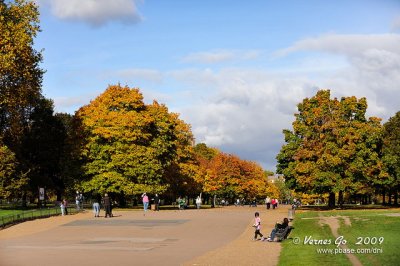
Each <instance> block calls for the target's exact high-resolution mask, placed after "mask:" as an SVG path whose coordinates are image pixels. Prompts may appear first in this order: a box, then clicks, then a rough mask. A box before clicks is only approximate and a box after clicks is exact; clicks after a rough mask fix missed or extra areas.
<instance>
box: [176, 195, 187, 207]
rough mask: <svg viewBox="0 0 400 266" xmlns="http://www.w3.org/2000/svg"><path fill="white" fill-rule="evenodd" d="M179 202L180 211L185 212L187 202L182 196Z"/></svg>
mask: <svg viewBox="0 0 400 266" xmlns="http://www.w3.org/2000/svg"><path fill="white" fill-rule="evenodd" d="M177 201H178V208H179V210H184V209H185V200H184V199H182V198H181V196H179V198H178V200H177Z"/></svg>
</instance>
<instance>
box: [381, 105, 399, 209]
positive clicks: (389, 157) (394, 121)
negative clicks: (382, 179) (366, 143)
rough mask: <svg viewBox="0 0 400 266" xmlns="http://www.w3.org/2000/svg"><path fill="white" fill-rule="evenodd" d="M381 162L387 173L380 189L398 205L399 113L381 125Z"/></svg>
mask: <svg viewBox="0 0 400 266" xmlns="http://www.w3.org/2000/svg"><path fill="white" fill-rule="evenodd" d="M383 128H384V130H383V143H384V145H383V161H384V165H385V169H386V171H387V173H388V182H387V183H386V184H382V188H383V189H385V190H387V191H388V192H389V193H390V191H391V190H392V192H393V193H394V195H395V204H397V203H398V193H399V188H400V112H397V113H396V114H395V115H394V116H393V117H391V118H390V119H389V121H387V122H386V123H385V124H384V125H383Z"/></svg>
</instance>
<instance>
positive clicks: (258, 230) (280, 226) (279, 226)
mask: <svg viewBox="0 0 400 266" xmlns="http://www.w3.org/2000/svg"><path fill="white" fill-rule="evenodd" d="M288 226H289V219H288V218H284V219H283V221H282V222H281V223H277V224H276V225H275V228H274V229H272V231H271V233H270V235H269V236H268V237H267V238H265V237H264V235H263V234H262V233H261V218H260V213H259V212H256V213H255V214H254V224H253V227H254V228H255V231H254V238H253V240H258V236H260V237H261V239H260V240H261V241H265V240H266V241H269V242H273V241H274V239H275V236H276V233H277V232H278V230H279V229H286V228H287V227H288Z"/></svg>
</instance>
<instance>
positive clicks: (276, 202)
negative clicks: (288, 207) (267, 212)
mask: <svg viewBox="0 0 400 266" xmlns="http://www.w3.org/2000/svg"><path fill="white" fill-rule="evenodd" d="M278 202H279V201H278V199H275V208H278Z"/></svg>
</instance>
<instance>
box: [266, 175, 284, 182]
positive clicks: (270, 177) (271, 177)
mask: <svg viewBox="0 0 400 266" xmlns="http://www.w3.org/2000/svg"><path fill="white" fill-rule="evenodd" d="M268 180H269V181H271V183H275V181H276V180H282V181H283V182H285V177H284V176H283V175H282V174H275V175H270V176H268Z"/></svg>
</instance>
